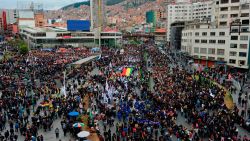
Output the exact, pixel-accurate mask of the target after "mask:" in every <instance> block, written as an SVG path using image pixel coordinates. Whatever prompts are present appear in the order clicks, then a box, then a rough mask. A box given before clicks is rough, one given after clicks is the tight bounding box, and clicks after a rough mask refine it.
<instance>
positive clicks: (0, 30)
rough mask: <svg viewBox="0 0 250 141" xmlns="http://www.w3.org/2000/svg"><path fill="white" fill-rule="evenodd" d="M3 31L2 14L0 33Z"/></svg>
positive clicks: (0, 16) (0, 17)
mask: <svg viewBox="0 0 250 141" xmlns="http://www.w3.org/2000/svg"><path fill="white" fill-rule="evenodd" d="M2 31H3V19H2V15H1V14H0V32H2Z"/></svg>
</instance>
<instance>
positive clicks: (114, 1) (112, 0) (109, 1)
mask: <svg viewBox="0 0 250 141" xmlns="http://www.w3.org/2000/svg"><path fill="white" fill-rule="evenodd" d="M123 1H124V0H107V3H106V5H115V4H118V3H121V2H123Z"/></svg>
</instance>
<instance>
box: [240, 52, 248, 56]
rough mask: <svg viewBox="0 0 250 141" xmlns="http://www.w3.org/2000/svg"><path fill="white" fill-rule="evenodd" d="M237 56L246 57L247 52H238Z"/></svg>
mask: <svg viewBox="0 0 250 141" xmlns="http://www.w3.org/2000/svg"><path fill="white" fill-rule="evenodd" d="M239 57H247V53H246V52H239Z"/></svg>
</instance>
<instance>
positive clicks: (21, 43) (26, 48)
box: [19, 41, 29, 55]
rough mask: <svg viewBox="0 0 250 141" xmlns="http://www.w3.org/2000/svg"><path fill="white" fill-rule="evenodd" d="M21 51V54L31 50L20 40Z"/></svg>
mask: <svg viewBox="0 0 250 141" xmlns="http://www.w3.org/2000/svg"><path fill="white" fill-rule="evenodd" d="M19 52H20V54H23V55H25V54H27V53H28V52H29V47H28V45H27V44H26V43H25V42H24V41H20V42H19Z"/></svg>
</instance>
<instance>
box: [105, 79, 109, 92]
mask: <svg viewBox="0 0 250 141" xmlns="http://www.w3.org/2000/svg"><path fill="white" fill-rule="evenodd" d="M105 90H106V91H108V90H109V85H108V81H107V80H106V85H105Z"/></svg>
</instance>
